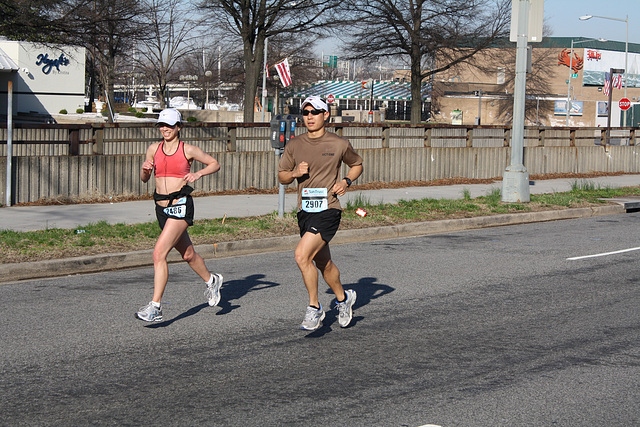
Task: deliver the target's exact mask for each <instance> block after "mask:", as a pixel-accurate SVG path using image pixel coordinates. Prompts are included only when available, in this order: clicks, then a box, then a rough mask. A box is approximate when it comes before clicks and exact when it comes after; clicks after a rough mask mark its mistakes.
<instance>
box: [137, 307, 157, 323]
mask: <svg viewBox="0 0 640 427" xmlns="http://www.w3.org/2000/svg"><path fill="white" fill-rule="evenodd" d="M136 317H137V318H138V319H140V320H144V321H145V322H159V321H161V320H162V308H156V307H154V306H153V304H151V303H149V304H147V306H146V307H142V308H141V309H140V311H139V312H137V313H136Z"/></svg>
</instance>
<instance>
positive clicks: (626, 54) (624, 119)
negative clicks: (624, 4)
mask: <svg viewBox="0 0 640 427" xmlns="http://www.w3.org/2000/svg"><path fill="white" fill-rule="evenodd" d="M624 22H625V23H626V24H627V35H626V37H625V39H624V97H625V98H626V97H627V74H628V68H627V67H628V64H627V61H628V58H629V15H627V19H625V20H624ZM622 126H623V127H627V112H626V111H623V115H622Z"/></svg>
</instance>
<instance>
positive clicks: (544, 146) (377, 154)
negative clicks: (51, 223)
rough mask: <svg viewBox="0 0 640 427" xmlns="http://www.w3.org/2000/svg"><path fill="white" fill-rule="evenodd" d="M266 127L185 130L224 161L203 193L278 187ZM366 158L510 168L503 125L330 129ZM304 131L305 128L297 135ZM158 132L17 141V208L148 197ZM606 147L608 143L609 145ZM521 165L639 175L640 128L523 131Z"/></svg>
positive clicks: (370, 173)
mask: <svg viewBox="0 0 640 427" xmlns="http://www.w3.org/2000/svg"><path fill="white" fill-rule="evenodd" d="M268 126H269V125H268V124H262V123H255V124H254V123H252V124H243V123H218V124H212V123H200V124H196V125H186V126H185V127H184V128H183V129H182V131H181V139H183V140H184V141H186V142H188V143H192V144H196V145H198V146H200V147H201V148H203V149H204V150H205V151H207V152H209V153H211V154H212V155H213V156H214V157H215V158H217V159H218V161H219V162H220V164H221V166H222V169H221V171H220V172H219V173H217V174H214V175H210V176H207V177H204V178H202V179H201V180H199V181H198V182H197V183H196V190H200V191H207V192H209V191H224V190H237V189H245V188H249V187H255V188H259V189H269V188H274V187H277V185H278V183H277V180H276V176H277V160H278V158H277V156H276V155H275V153H274V150H273V149H272V148H271V143H270V140H269V135H270V131H269V127H268ZM329 130H331V131H334V132H336V133H338V134H341V135H343V136H344V137H346V138H348V139H349V140H350V141H351V143H352V144H353V146H354V147H355V148H356V150H358V152H359V153H360V154H361V155H362V157H363V160H364V166H365V168H364V173H363V175H362V177H361V178H360V179H359V180H358V183H368V182H375V181H429V180H435V179H439V178H450V177H468V178H495V177H501V176H502V174H503V173H504V170H505V168H506V167H507V166H508V165H509V161H510V147H509V143H510V135H511V129H510V128H509V127H506V126H472V127H465V126H443V125H421V126H411V125H388V124H344V123H342V124H332V125H331V127H330V129H329ZM300 132H304V128H298V129H297V133H298V134H299V133H300ZM0 133H2V137H3V141H0V155H1V156H2V157H0V182H1V183H2V185H1V186H0V187H1V188H0V201H1V202H2V203H4V201H5V199H6V196H5V190H6V182H5V181H6V165H7V161H6V148H7V146H6V129H0ZM158 139H159V138H158V130H157V129H156V128H155V127H153V126H152V125H129V124H116V125H105V124H100V125H40V126H23V127H17V128H16V129H15V130H14V133H13V143H14V144H13V150H12V151H13V156H12V179H11V181H12V191H11V192H12V203H14V204H15V203H26V202H32V201H36V200H39V199H43V198H44V199H47V198H59V197H71V198H73V197H95V196H104V195H122V194H126V195H142V194H151V193H152V192H153V190H154V187H153V182H152V181H153V180H150V182H149V183H147V184H144V183H142V182H141V181H140V179H139V170H140V166H141V165H142V162H143V158H144V153H145V151H146V149H147V147H148V145H149V144H150V143H151V142H153V141H157V140H158ZM606 142H609V143H610V144H606ZM524 145H525V148H524V163H525V166H526V167H527V170H528V171H529V173H531V174H551V173H567V172H574V173H583V172H592V171H602V172H626V173H640V163H639V162H638V160H637V159H638V151H637V149H636V129H635V128H616V129H614V130H612V131H611V138H610V139H607V133H606V129H602V128H551V127H527V128H526V129H525V144H524Z"/></svg>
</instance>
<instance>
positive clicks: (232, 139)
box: [227, 127, 238, 152]
mask: <svg viewBox="0 0 640 427" xmlns="http://www.w3.org/2000/svg"><path fill="white" fill-rule="evenodd" d="M227 129H228V130H227V134H228V137H227V151H234V152H235V151H236V150H237V148H238V128H236V127H228V128H227Z"/></svg>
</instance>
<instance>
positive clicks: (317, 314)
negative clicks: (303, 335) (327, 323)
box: [300, 306, 324, 331]
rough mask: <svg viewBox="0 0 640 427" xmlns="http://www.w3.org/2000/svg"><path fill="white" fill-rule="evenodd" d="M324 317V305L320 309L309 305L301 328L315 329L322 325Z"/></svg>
mask: <svg viewBox="0 0 640 427" xmlns="http://www.w3.org/2000/svg"><path fill="white" fill-rule="evenodd" d="M322 319H324V311H323V310H322V306H320V308H319V309H315V308H313V307H311V306H309V307H307V312H306V314H305V315H304V320H303V321H302V324H301V325H300V329H304V330H306V331H315V330H316V329H318V328H319V327H320V326H322Z"/></svg>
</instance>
